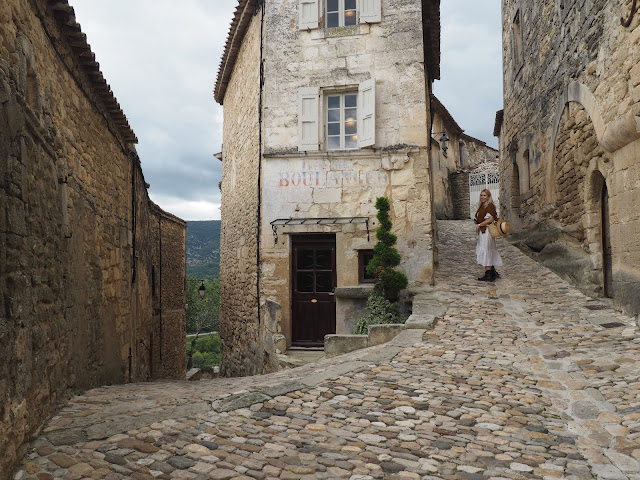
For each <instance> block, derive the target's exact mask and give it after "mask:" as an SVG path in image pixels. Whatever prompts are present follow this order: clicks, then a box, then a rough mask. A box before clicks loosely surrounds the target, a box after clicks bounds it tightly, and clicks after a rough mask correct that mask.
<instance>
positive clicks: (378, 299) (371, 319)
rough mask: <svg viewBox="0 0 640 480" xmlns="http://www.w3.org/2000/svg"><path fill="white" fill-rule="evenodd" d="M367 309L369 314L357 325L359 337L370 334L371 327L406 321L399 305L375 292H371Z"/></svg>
mask: <svg viewBox="0 0 640 480" xmlns="http://www.w3.org/2000/svg"><path fill="white" fill-rule="evenodd" d="M367 309H368V310H369V313H368V314H367V315H365V316H364V317H362V318H361V319H360V320H359V321H358V324H357V325H356V334H357V335H366V334H367V333H369V325H380V324H385V323H404V322H405V321H406V319H405V318H403V317H402V316H401V315H400V312H399V311H398V304H397V303H391V302H390V301H389V300H387V299H386V298H384V297H383V296H382V295H380V294H379V293H378V292H376V291H375V290H374V291H373V292H371V294H370V295H369V298H368V299H367Z"/></svg>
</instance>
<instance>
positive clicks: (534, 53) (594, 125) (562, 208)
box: [500, 0, 640, 313]
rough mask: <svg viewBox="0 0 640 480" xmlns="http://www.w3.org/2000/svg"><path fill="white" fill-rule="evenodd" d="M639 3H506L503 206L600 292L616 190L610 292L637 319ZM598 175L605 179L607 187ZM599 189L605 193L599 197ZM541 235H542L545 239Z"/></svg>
mask: <svg viewBox="0 0 640 480" xmlns="http://www.w3.org/2000/svg"><path fill="white" fill-rule="evenodd" d="M631 6H632V2H631V0H625V1H622V2H620V1H613V0H595V1H594V0H575V1H571V2H566V1H564V2H561V1H559V0H557V1H551V0H547V1H544V2H523V1H519V0H505V1H503V44H504V49H503V63H504V92H505V99H504V100H505V102H504V121H503V123H502V128H501V131H500V158H501V191H502V192H504V194H503V195H501V203H502V206H503V208H504V210H503V211H504V212H505V213H506V215H507V216H509V217H510V219H511V220H512V221H513V222H514V224H515V225H518V226H519V227H520V228H521V229H522V233H521V234H520V238H519V241H520V242H521V243H522V244H523V245H526V246H527V247H528V248H530V249H531V252H532V254H533V255H535V256H537V257H538V258H540V259H542V260H544V261H545V262H546V263H547V264H548V265H549V266H551V267H552V268H555V269H556V271H558V272H559V273H560V274H561V275H563V276H564V277H565V278H568V279H570V280H573V281H574V282H575V283H577V284H578V285H580V286H582V287H583V288H585V289H586V290H588V291H590V292H594V293H598V292H600V293H603V292H604V277H605V270H606V266H605V258H604V256H603V242H602V233H603V231H604V230H606V225H604V224H603V218H604V217H603V215H602V211H601V210H602V200H601V195H600V194H599V191H602V189H603V186H606V191H607V192H608V205H609V217H608V220H607V224H608V226H609V228H610V231H611V250H612V275H613V292H611V293H610V295H612V296H613V297H614V300H615V301H616V303H617V304H618V305H619V306H620V307H622V308H623V309H625V310H628V311H630V312H635V313H637V312H639V311H640V300H638V299H640V244H638V242H635V241H633V240H631V239H634V238H638V237H639V235H640V210H639V208H638V207H639V206H640V182H639V179H640V159H639V157H638V155H637V151H638V145H640V141H639V140H638V139H639V138H640V129H639V128H638V125H640V95H639V93H638V92H640V68H638V64H639V61H640V49H638V48H636V47H637V43H638V38H639V35H640V29H639V28H638V25H639V23H640V18H639V15H638V13H636V14H635V16H634V17H633V18H632V21H631V23H630V25H629V26H628V27H627V26H623V25H622V24H621V20H620V19H621V17H623V18H625V19H626V18H629V17H630V15H631V13H632V10H631ZM598 179H604V181H603V182H600V181H599V180H598ZM597 190H598V191H597ZM543 232H544V233H543Z"/></svg>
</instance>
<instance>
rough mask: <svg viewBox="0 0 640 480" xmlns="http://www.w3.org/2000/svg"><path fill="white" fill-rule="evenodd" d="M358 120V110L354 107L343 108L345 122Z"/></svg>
mask: <svg viewBox="0 0 640 480" xmlns="http://www.w3.org/2000/svg"><path fill="white" fill-rule="evenodd" d="M356 120H358V112H357V110H356V109H355V108H345V109H344V121H345V123H346V122H355V121H356Z"/></svg>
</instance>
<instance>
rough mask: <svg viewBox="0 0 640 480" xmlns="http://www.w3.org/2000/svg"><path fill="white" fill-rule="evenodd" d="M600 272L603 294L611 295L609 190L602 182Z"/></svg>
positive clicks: (611, 259) (611, 260)
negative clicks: (602, 279) (602, 278)
mask: <svg viewBox="0 0 640 480" xmlns="http://www.w3.org/2000/svg"><path fill="white" fill-rule="evenodd" d="M600 204H601V207H602V223H601V225H602V274H603V277H604V295H605V297H609V298H611V297H613V258H612V254H611V228H610V225H611V224H610V222H609V192H608V191H607V183H606V182H602V201H601V202H600Z"/></svg>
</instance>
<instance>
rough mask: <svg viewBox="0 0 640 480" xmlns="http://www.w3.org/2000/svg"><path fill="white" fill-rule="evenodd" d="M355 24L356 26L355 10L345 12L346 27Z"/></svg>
mask: <svg viewBox="0 0 640 480" xmlns="http://www.w3.org/2000/svg"><path fill="white" fill-rule="evenodd" d="M355 24H356V12H355V11H353V10H349V11H348V12H344V25H345V26H346V27H348V26H351V25H355Z"/></svg>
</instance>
